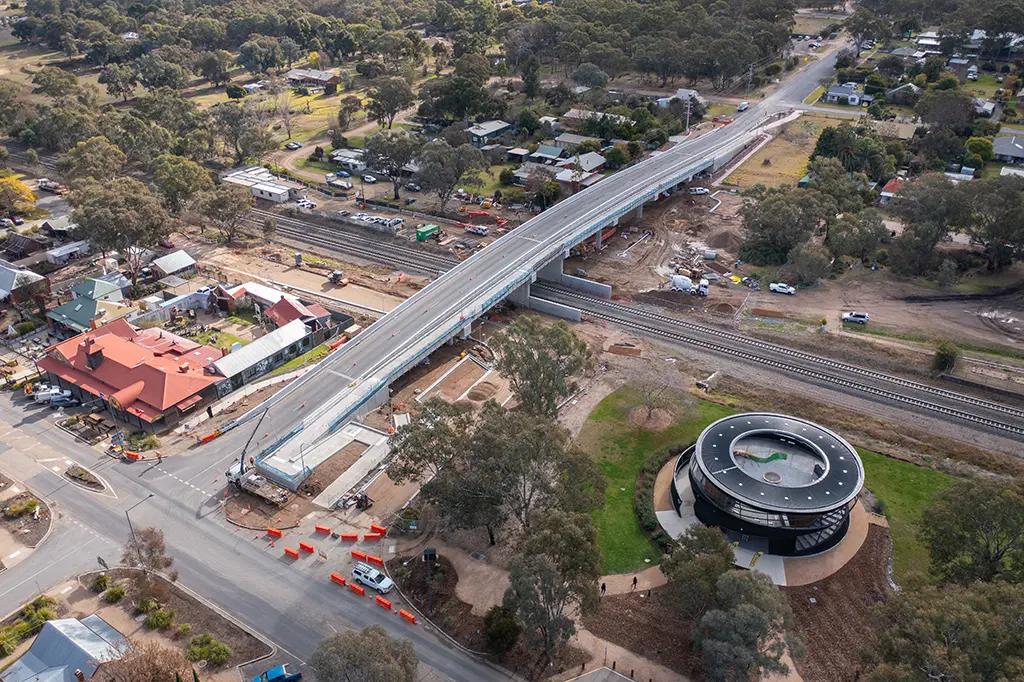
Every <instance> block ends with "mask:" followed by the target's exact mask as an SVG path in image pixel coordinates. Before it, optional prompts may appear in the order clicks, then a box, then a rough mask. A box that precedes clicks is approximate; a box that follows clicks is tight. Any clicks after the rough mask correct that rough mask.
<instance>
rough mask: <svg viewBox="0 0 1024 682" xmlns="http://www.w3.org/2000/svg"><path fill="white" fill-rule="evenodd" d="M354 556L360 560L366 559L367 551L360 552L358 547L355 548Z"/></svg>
mask: <svg viewBox="0 0 1024 682" xmlns="http://www.w3.org/2000/svg"><path fill="white" fill-rule="evenodd" d="M352 558H353V559H359V560H360V561H366V552H360V551H359V550H358V549H353V550H352Z"/></svg>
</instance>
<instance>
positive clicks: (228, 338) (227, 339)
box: [192, 329, 249, 353]
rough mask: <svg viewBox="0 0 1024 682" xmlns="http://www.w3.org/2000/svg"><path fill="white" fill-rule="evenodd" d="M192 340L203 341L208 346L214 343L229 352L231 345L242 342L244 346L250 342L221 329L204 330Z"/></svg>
mask: <svg viewBox="0 0 1024 682" xmlns="http://www.w3.org/2000/svg"><path fill="white" fill-rule="evenodd" d="M214 339H216V341H214ZM192 340H193V341H195V342H196V343H201V344H203V345H207V346H211V345H212V346H214V347H215V348H220V349H221V350H222V351H224V352H225V353H227V352H228V351H229V350H231V346H233V345H234V344H235V343H240V344H242V345H243V346H244V345H245V344H247V343H249V342H248V341H246V340H245V339H242V338H239V337H237V336H235V335H234V334H229V333H227V332H222V331H220V330H219V329H210V330H207V331H205V332H203V333H202V334H199V335H197V336H193V337H192ZM211 342H212V343H211Z"/></svg>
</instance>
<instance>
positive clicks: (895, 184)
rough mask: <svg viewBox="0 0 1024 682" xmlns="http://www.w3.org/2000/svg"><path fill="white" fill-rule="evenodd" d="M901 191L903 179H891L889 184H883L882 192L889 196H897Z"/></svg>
mask: <svg viewBox="0 0 1024 682" xmlns="http://www.w3.org/2000/svg"><path fill="white" fill-rule="evenodd" d="M901 189H903V178H893V179H892V180H890V181H889V182H887V183H885V187H883V188H882V191H883V192H888V193H890V194H899V191H900V190H901Z"/></svg>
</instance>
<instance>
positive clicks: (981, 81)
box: [964, 73, 1003, 99]
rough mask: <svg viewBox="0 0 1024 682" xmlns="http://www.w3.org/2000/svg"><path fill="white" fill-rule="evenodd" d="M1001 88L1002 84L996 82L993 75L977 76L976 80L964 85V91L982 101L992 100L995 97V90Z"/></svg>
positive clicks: (982, 74) (981, 74)
mask: <svg viewBox="0 0 1024 682" xmlns="http://www.w3.org/2000/svg"><path fill="white" fill-rule="evenodd" d="M1001 87H1003V84H1002V83H1000V82H999V81H997V80H996V76H995V74H991V73H980V74H978V80H976V81H967V82H966V83H965V84H964V90H966V91H967V92H969V93H971V94H972V95H974V96H976V97H981V98H982V99H993V98H994V97H995V95H996V90H998V89H999V88H1001Z"/></svg>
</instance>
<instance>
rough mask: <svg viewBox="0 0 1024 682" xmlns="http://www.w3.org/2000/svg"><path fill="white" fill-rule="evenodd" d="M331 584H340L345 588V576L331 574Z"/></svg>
mask: <svg viewBox="0 0 1024 682" xmlns="http://www.w3.org/2000/svg"><path fill="white" fill-rule="evenodd" d="M331 582H332V583H338V584H339V585H341V586H342V587H345V576H343V575H338V574H337V573H331Z"/></svg>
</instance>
